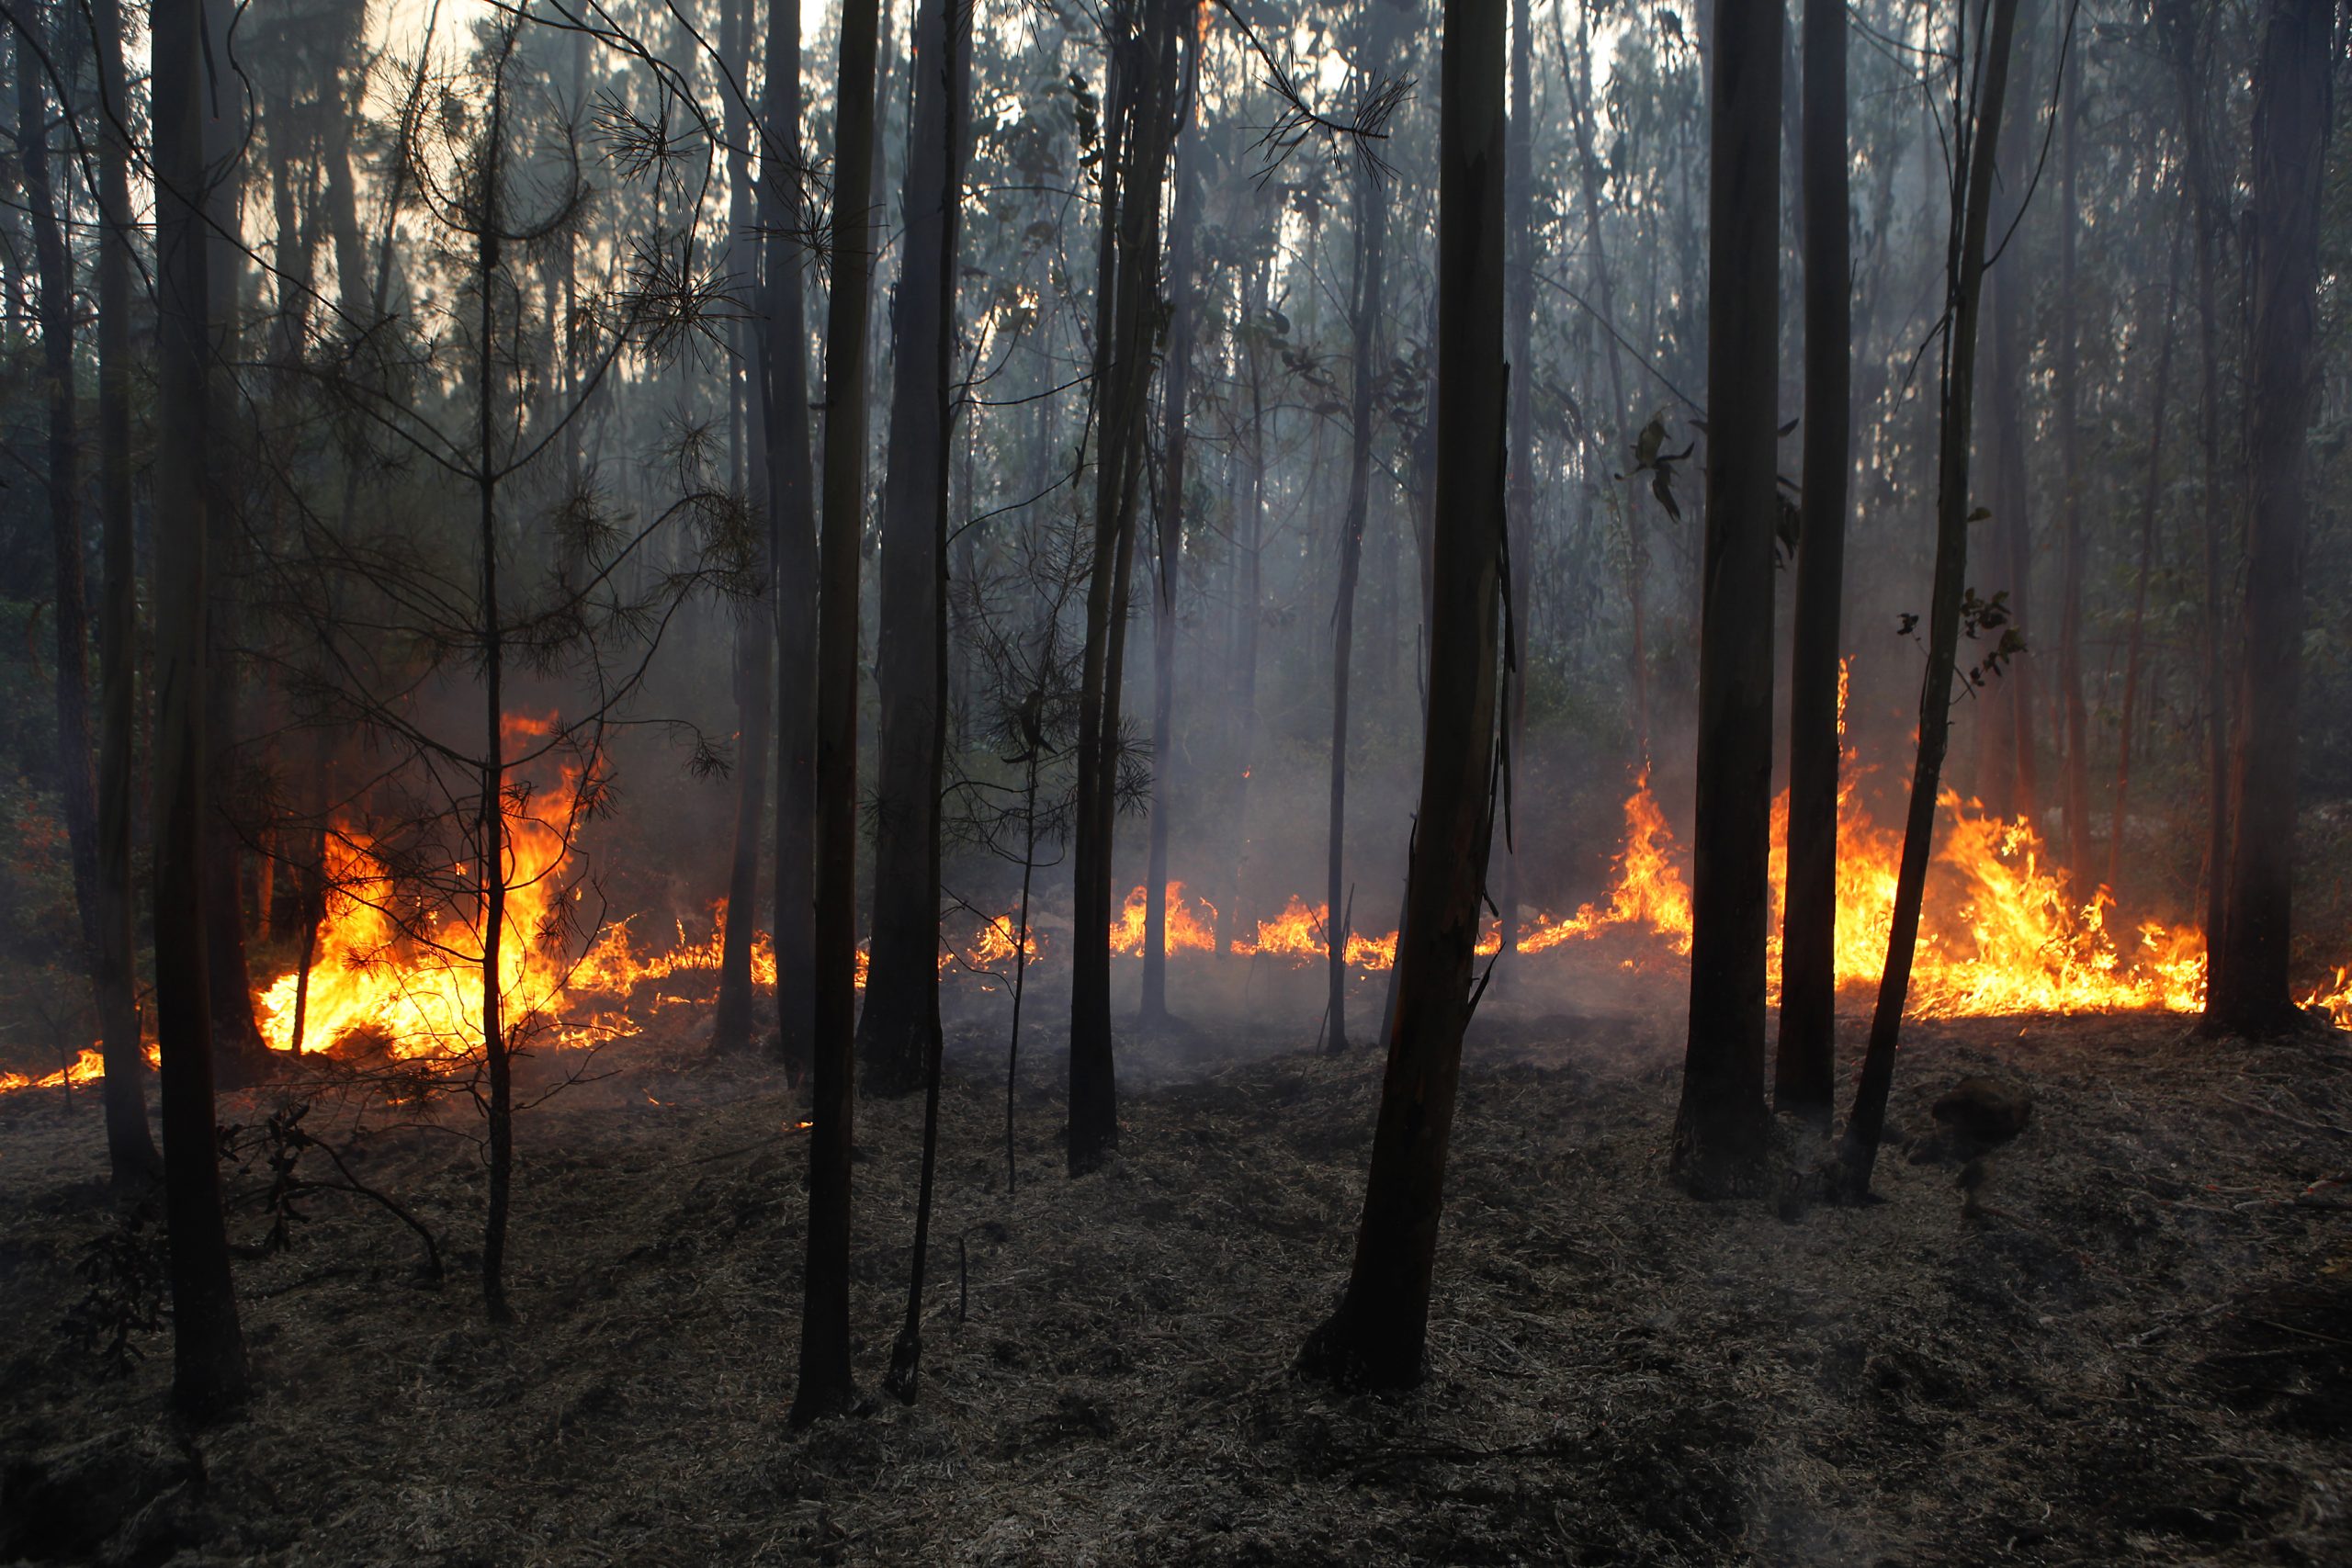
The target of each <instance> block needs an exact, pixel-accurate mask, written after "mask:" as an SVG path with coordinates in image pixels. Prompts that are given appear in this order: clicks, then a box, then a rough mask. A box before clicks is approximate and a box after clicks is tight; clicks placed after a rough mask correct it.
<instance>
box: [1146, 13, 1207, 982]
mask: <svg viewBox="0 0 2352 1568" xmlns="http://www.w3.org/2000/svg"><path fill="white" fill-rule="evenodd" d="M1180 41H1181V43H1182V47H1183V49H1184V83H1183V86H1182V90H1181V93H1180V96H1179V98H1178V104H1177V111H1176V112H1177V122H1176V130H1177V148H1176V205H1175V211H1174V213H1173V215H1172V216H1171V217H1170V220H1169V224H1168V293H1169V301H1168V305H1169V317H1168V360H1167V366H1166V368H1165V369H1164V370H1163V371H1162V372H1161V375H1160V421H1159V432H1160V434H1159V452H1160V484H1159V516H1158V523H1159V536H1158V538H1157V540H1156V541H1155V544H1156V547H1157V548H1156V551H1155V556H1154V563H1153V564H1154V567H1155V569H1156V570H1154V573H1153V579H1152V584H1153V592H1152V602H1151V642H1152V648H1151V841H1150V846H1149V849H1148V852H1147V854H1146V857H1145V863H1146V865H1147V868H1148V869H1147V870H1146V872H1145V874H1144V910H1143V993H1142V998H1141V1005H1140V1006H1139V1007H1138V1009H1137V1010H1136V1012H1137V1020H1138V1021H1139V1022H1141V1023H1142V1024H1144V1025H1145V1026H1146V1027H1152V1026H1157V1025H1163V1024H1165V1023H1167V1022H1168V1021H1169V1012H1168V840H1169V833H1170V829H1171V826H1172V820H1171V819H1172V818H1173V817H1174V816H1175V799H1174V796H1175V787H1174V773H1175V767H1176V585H1177V581H1178V579H1179V577H1180V576H1181V575H1182V568H1183V561H1184V482H1185V458H1186V457H1187V455H1188V450H1189V447H1190V445H1191V443H1190V441H1189V438H1188V437H1187V434H1186V432H1185V427H1184V415H1185V412H1186V409H1185V400H1186V399H1187V397H1188V396H1189V395H1190V392H1191V389H1192V378H1193V333H1194V332H1195V330H1196V328H1195V326H1194V317H1195V315H1196V310H1195V308H1194V305H1193V230H1194V228H1195V227H1196V226H1197V225H1198V224H1199V222H1200V205H1201V192H1200V183H1201V182H1200V171H1199V168H1198V164H1199V161H1200V133H1199V132H1198V131H1197V130H1193V109H1194V104H1195V100H1196V99H1197V97H1198V95H1199V91H1200V73H1201V62H1200V54H1201V51H1200V46H1199V32H1198V29H1197V28H1192V29H1188V30H1187V33H1186V35H1185V36H1184V38H1183V39H1181V40H1180ZM1188 130H1191V131H1192V134H1190V135H1187V134H1185V132H1186V131H1188Z"/></svg>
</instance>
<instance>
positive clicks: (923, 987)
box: [865, 0, 972, 1403]
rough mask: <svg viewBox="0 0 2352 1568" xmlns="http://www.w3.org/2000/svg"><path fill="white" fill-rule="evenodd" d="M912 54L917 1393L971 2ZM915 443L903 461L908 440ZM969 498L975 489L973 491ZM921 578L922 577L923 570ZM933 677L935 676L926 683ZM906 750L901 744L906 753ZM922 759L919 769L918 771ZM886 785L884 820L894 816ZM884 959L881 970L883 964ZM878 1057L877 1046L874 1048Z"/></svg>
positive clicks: (903, 347)
mask: <svg viewBox="0 0 2352 1568" xmlns="http://www.w3.org/2000/svg"><path fill="white" fill-rule="evenodd" d="M910 64H911V66H912V76H913V84H914V85H913V94H914V101H913V103H912V105H911V107H910V111H909V117H908V118H909V126H910V129H909V131H908V142H907V153H908V155H907V196H906V230H905V239H904V242H903V245H904V248H903V250H902V251H901V253H900V254H901V255H902V256H903V257H904V258H905V259H904V261H903V263H902V265H901V267H900V271H899V297H898V304H897V308H896V310H895V312H894V315H895V318H896V319H895V320H894V321H893V322H892V327H893V329H894V331H895V333H896V336H897V344H896V346H895V350H894V355H893V357H894V358H895V359H896V361H897V363H898V367H899V369H898V379H897V382H896V385H895V386H894V388H893V389H892V396H891V406H890V451H891V464H890V477H889V479H888V481H887V482H886V485H885V488H884V491H883V498H882V513H883V516H882V529H883V541H882V550H883V556H882V576H883V584H882V592H883V615H884V618H885V619H886V620H887V621H888V622H889V623H890V624H891V625H893V626H898V627H899V628H900V629H901V632H902V635H901V637H899V640H898V644H897V646H898V647H899V649H902V650H910V649H914V648H915V647H916V646H918V645H917V643H916V640H915V637H914V636H913V635H912V634H913V629H914V627H915V626H917V625H919V624H922V623H920V622H919V621H917V620H916V619H915V617H916V615H918V614H920V615H926V616H928V617H929V624H930V627H931V639H930V647H929V649H927V650H926V651H927V652H928V654H929V655H930V666H929V668H928V669H927V670H925V671H922V679H920V680H918V679H917V678H916V677H915V672H914V671H910V670H909V669H908V668H906V665H907V663H908V662H909V661H908V660H907V659H906V656H905V653H904V652H903V651H902V652H901V655H900V658H899V661H898V664H899V668H897V669H893V667H892V664H893V661H892V660H891V659H890V658H889V657H888V655H887V654H886V655H885V656H884V659H883V662H882V670H881V684H882V704H883V708H882V712H883V731H882V753H883V758H882V769H883V773H884V775H885V777H886V778H887V777H888V776H889V775H890V774H891V773H892V771H893V768H894V766H897V767H901V768H903V770H904V776H903V785H904V786H915V785H919V786H920V788H921V791H922V807H923V816H924V819H925V820H927V823H928V832H927V834H926V836H925V838H924V840H923V841H922V843H921V845H920V846H912V845H909V844H907V843H905V842H903V841H902V842H901V843H900V845H899V851H898V855H897V859H898V860H899V862H901V863H904V864H902V866H901V869H902V872H903V874H905V875H906V876H907V878H908V880H909V881H910V882H912V883H913V884H914V885H915V886H917V887H919V888H920V889H922V891H923V892H924V893H925V894H926V895H927V897H926V906H927V907H926V908H925V909H924V910H923V911H922V913H923V914H925V915H926V916H927V917H928V918H927V919H924V920H923V921H922V928H921V935H922V938H923V940H924V942H925V943H926V945H927V949H928V951H926V952H924V953H922V954H921V956H922V958H923V959H924V960H925V963H924V964H923V967H924V969H925V970H926V971H927V973H925V974H923V975H921V976H915V975H912V974H910V975H909V976H908V987H907V988H908V990H909V991H910V993H911V994H912V995H913V996H914V997H916V998H925V999H926V1002H927V1005H925V1006H923V1008H922V1011H921V1012H920V1013H919V1014H917V1015H916V1016H914V1017H912V1018H911V1020H910V1019H909V1016H908V1015H909V1013H910V1012H912V1011H913V1010H910V1009H908V1010H900V1009H894V1010H893V1011H892V1012H891V1013H889V1014H886V1015H884V1018H885V1022H884V1023H883V1024H882V1025H880V1026H877V1033H876V1041H875V1043H876V1045H877V1046H878V1047H880V1050H879V1053H878V1054H879V1055H882V1056H884V1057H887V1056H888V1055H889V1051H888V1040H887V1039H886V1038H884V1037H883V1036H882V1035H881V1034H880V1033H879V1032H878V1030H879V1029H880V1028H887V1027H889V1023H890V1021H892V1020H896V1021H898V1025H899V1028H901V1029H904V1028H906V1027H907V1024H908V1023H909V1022H911V1024H912V1026H913V1029H914V1030H915V1031H917V1032H920V1037H921V1040H920V1043H921V1046H922V1062H921V1071H922V1085H923V1111H922V1176H921V1178H920V1181H919V1184H918V1186H917V1189H916V1196H915V1237H914V1261H913V1264H912V1266H911V1267H910V1269H909V1271H908V1277H907V1315H906V1321H905V1322H904V1323H903V1324H902V1325H900V1327H899V1337H898V1339H897V1340H896V1342H894V1343H893V1344H892V1346H891V1348H890V1371H889V1372H888V1376H887V1377H886V1378H885V1380H884V1382H885V1386H887V1387H888V1389H889V1390H890V1392H891V1393H894V1394H896V1395H897V1396H898V1397H899V1398H900V1399H902V1400H906V1401H908V1402H910V1403H911V1402H912V1401H913V1399H914V1396H915V1385H916V1380H917V1379H918V1377H919V1376H920V1374H921V1370H922V1286H923V1277H924V1264H925V1262H926V1260H927V1259H928V1257H929V1253H930V1248H931V1209H932V1196H933V1187H934V1184H935V1182H936V1180H937V1177H938V1170H939V1076H940V1065H941V1064H940V1058H941V1053H942V1049H943V1046H944V1041H943V1039H942V1038H941V1034H940V1027H939V964H938V962H937V956H936V955H937V953H938V950H939V868H940V848H941V845H940V827H941V823H940V810H939V793H940V773H941V767H942V762H943V758H944V752H945V750H946V742H947V501H948V455H949V453H950V452H951V451H952V450H953V447H954V426H953V420H954V417H955V411H954V406H953V403H952V402H951V400H950V395H951V392H952V390H953V387H952V380H951V373H950V369H949V364H948V355H949V351H950V349H951V347H952V346H953V344H954V341H955V325H956V274H957V272H958V270H959V268H958V266H957V264H956V255H957V250H958V241H959V234H958V229H959V224H960V221H961V218H962V193H963V184H964V164H965V159H966V157H967V153H966V151H965V148H966V143H967V128H968V127H969V125H970V123H971V96H972V6H971V5H970V3H969V0H922V5H921V6H920V7H919V8H918V9H917V11H916V13H915V43H914V57H913V59H912V61H911V62H910ZM901 451H904V452H905V453H906V454H907V457H906V460H905V461H903V462H902V461H900V460H899V453H900V452H901ZM967 504H968V503H967ZM918 578H920V581H918ZM926 685H927V686H928V690H927V691H926V690H925V686H926ZM918 719H920V720H921V721H922V723H923V725H924V726H925V727H926V732H925V734H924V735H923V736H922V738H921V739H922V745H921V746H918V745H915V744H911V743H910V740H909V738H908V737H906V735H905V734H904V729H905V728H906V727H907V726H910V725H912V724H914V723H915V722H916V721H917V720H918ZM901 752H903V753H904V754H903V755H899V754H898V753H901ZM917 764H921V766H922V771H921V772H920V773H918V771H917ZM885 800H886V806H885V812H884V817H883V820H884V821H886V822H887V821H888V819H889V812H888V792H887V786H886V795H885ZM917 847H919V848H920V849H921V851H922V860H921V862H920V863H907V862H912V861H913V859H914V857H913V856H912V855H911V854H910V852H909V851H910V849H912V848H917ZM875 861H876V867H877V871H876V884H877V886H876V889H875V914H874V924H875V932H874V957H875V962H876V964H880V962H881V957H882V929H883V925H884V922H885V920H886V919H894V920H899V921H903V922H904V923H905V924H906V926H907V927H908V928H909V929H908V931H907V932H906V933H905V938H906V940H905V941H904V944H903V945H904V947H905V950H906V951H905V954H904V959H903V962H904V963H905V964H907V965H908V967H909V969H910V970H911V968H912V965H913V964H914V961H915V958H916V957H917V954H916V953H915V950H914V943H913V942H912V940H911V939H912V937H913V936H914V935H915V934H916V932H915V930H914V927H915V920H916V915H917V911H916V910H915V909H914V908H911V907H909V906H908V901H906V900H903V899H899V900H898V901H899V904H900V906H901V907H900V908H899V909H898V910H897V911H895V912H894V911H893V910H892V908H891V907H890V906H891V903H892V901H893V899H894V897H895V893H894V890H893V889H891V888H890V887H889V886H888V884H885V883H882V881H881V873H880V872H879V870H878V867H879V866H880V864H881V845H880V843H879V842H878V841H877V843H876V855H875ZM877 972H878V971H877ZM876 999H877V997H876V987H875V986H874V985H872V984H869V985H868V986H867V987H866V1004H865V1017H866V1021H868V1022H869V1023H871V1022H873V1021H874V1020H875V1018H876V1007H875V1004H876ZM870 1059H871V1058H869V1060H870Z"/></svg>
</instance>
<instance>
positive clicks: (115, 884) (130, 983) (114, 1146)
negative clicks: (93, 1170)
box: [92, 0, 163, 1190]
mask: <svg viewBox="0 0 2352 1568" xmlns="http://www.w3.org/2000/svg"><path fill="white" fill-rule="evenodd" d="M92 20H93V22H94V23H95V25H96V31H97V54H98V87H99V92H100V94H101V96H102V98H103V100H104V101H103V103H102V105H101V108H102V110H103V111H104V112H103V113H102V114H101V115H100V117H99V118H100V124H99V126H98V201H99V218H100V223H99V228H98V529H99V536H100V549H101V558H102V563H103V565H102V570H103V572H104V581H103V585H102V587H101V589H100V592H99V598H98V669H99V677H98V679H99V691H98V844H97V863H96V894H97V932H98V942H97V954H96V958H97V969H96V981H97V998H98V1028H99V1050H100V1054H101V1055H102V1056H103V1057H104V1059H105V1062H106V1072H107V1077H106V1087H105V1091H104V1095H105V1101H106V1115H107V1159H108V1165H109V1167H110V1168H111V1170H112V1172H113V1176H114V1184H115V1186H116V1188H117V1189H118V1190H123V1189H136V1188H143V1187H144V1186H146V1185H147V1184H148V1183H149V1182H151V1181H153V1179H155V1178H156V1177H158V1176H160V1175H161V1174H162V1173H163V1156H161V1155H159V1154H158V1153H157V1152H156V1150H155V1140H154V1137H153V1134H151V1133H150V1132H149V1131H148V1127H147V1093H146V1086H145V1083H144V1079H145V1077H146V1064H145V1062H144V1061H142V1060H141V1055H140V1049H139V995H138V986H139V976H138V961H137V958H136V953H137V942H136V935H135V932H134V929H133V903H132V896H131V882H130V816H131V790H132V779H131V772H132V768H131V749H132V743H133V738H134V735H135V732H136V729H137V726H138V718H137V713H138V700H137V688H136V684H135V682H136V680H137V673H138V662H139V604H138V600H139V582H138V571H139V567H138V560H137V555H136V551H135V547H134V546H133V542H132V534H131V530H132V518H131V485H130V378H131V347H130V268H131V233H132V226H133V225H134V224H135V223H136V222H137V221H138V220H137V218H136V217H135V216H134V215H133V213H132V211H131V206H130V131H129V129H128V128H129V126H130V87H129V85H128V77H127V74H126V73H125V72H124V70H123V63H122V0H92Z"/></svg>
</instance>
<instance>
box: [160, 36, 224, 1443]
mask: <svg viewBox="0 0 2352 1568" xmlns="http://www.w3.org/2000/svg"><path fill="white" fill-rule="evenodd" d="M149 28H150V35H149V36H150V39H151V45H152V50H153V78H152V79H153V110H152V123H153V129H154V144H153V160H154V169H155V186H156V200H155V207H156V230H155V294H156V354H155V365H156V387H155V465H156V472H157V473H159V474H195V473H201V472H202V471H203V468H204V458H205V450H206V446H207V445H208V439H209V438H208V433H207V429H206V426H207V424H208V423H209V421H208V416H207V409H208V405H209V396H208V392H207V388H206V379H207V377H206V367H207V366H208V365H209V361H210V359H211V347H212V344H211V335H210V333H209V331H208V330H207V328H206V323H205V310H206V292H207V291H206V287H205V283H206V279H205V270H206V269H205V263H206V256H205V252H206V250H207V249H208V246H207V243H206V230H205V224H204V219H203V213H202V209H201V207H200V205H199V204H200V203H201V201H202V199H203V190H204V178H205V174H204V136H203V126H204V113H203V107H202V97H203V82H204V75H203V72H204V30H203V29H204V8H203V6H202V4H201V0H156V4H155V5H154V6H153V9H152V10H151V12H150V13H149ZM204 506H205V491H204V487H202V486H200V485H189V484H162V485H158V486H157V487H156V491H155V507H156V514H155V579H154V604H155V694H156V696H155V758H154V769H153V776H154V791H155V800H154V815H155V1032H156V1037H157V1039H158V1041H159V1042H160V1043H161V1045H162V1051H163V1086H162V1087H163V1102H164V1118H163V1120H164V1216H165V1226H164V1234H165V1236H166V1238H167V1240H168V1242H169V1245H170V1281H171V1292H172V1403H173V1404H175V1405H176V1406H177V1407H178V1408H179V1410H180V1411H181V1413H182V1414H183V1415H185V1416H187V1417H189V1418H191V1419H194V1420H198V1421H204V1420H211V1419H215V1418H217V1417H219V1416H224V1415H226V1414H228V1413H229V1412H231V1411H232V1410H233V1409H235V1408H236V1407H237V1406H238V1405H240V1404H243V1402H244V1397H245V1393H246V1389H247V1386H248V1382H247V1374H246V1371H245V1346H244V1336H243V1332H242V1331H241V1330H240V1328H239V1327H238V1323H237V1297H236V1286H235V1283H234V1281H233V1280H232V1279H231V1277H230V1273H229V1237H228V1231H227V1227H226V1226H225V1225H224V1224H223V1223H222V1220H221V1214H220V1161H219V1156H218V1153H217V1150H218V1148H219V1143H218V1141H217V1139H216V1136H215V1128H214V1125H213V1119H212V1066H213V1053H212V1007H211V1001H210V998H209V997H208V996H207V994H206V992H207V989H208V987H209V983H210V976H209V967H208V964H207V963H206V960H205V948H206V941H205V938H206V931H205V920H204V893H203V889H204V857H205V840H206V834H205V832H204V823H205V821H206V818H207V817H208V815H209V812H208V803H207V801H206V800H205V784H206V769H205V761H206V759H205V754H204V751H205V733H204V728H205V726H204V721H205V703H204V690H205V683H206V682H205V671H204V656H205V635H204V610H205V583H204V566H205V560H204V557H205V535H206V526H205V520H204Z"/></svg>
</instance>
